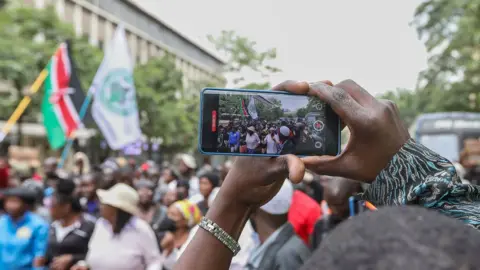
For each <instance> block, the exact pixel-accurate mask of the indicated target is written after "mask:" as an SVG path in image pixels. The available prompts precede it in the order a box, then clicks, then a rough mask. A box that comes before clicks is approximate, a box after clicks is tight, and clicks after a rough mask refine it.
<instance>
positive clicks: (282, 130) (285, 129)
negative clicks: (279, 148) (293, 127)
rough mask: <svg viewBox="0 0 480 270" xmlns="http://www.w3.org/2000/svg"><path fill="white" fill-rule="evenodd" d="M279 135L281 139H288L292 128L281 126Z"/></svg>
mask: <svg viewBox="0 0 480 270" xmlns="http://www.w3.org/2000/svg"><path fill="white" fill-rule="evenodd" d="M279 137H280V140H281V141H285V140H287V139H288V138H289V137H290V129H289V128H288V127H286V126H281V127H280V134H279Z"/></svg>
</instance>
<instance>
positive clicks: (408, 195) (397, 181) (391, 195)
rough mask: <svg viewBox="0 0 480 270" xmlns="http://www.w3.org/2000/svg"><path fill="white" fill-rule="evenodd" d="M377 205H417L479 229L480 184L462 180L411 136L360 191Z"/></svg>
mask: <svg viewBox="0 0 480 270" xmlns="http://www.w3.org/2000/svg"><path fill="white" fill-rule="evenodd" d="M363 199H365V200H368V201H370V202H372V203H373V204H375V205H377V206H382V205H412V204H416V205H420V206H423V207H426V208H430V209H434V210H437V211H440V212H441V213H443V214H445V215H447V216H450V217H453V218H456V219H459V220H461V221H463V222H465V223H466V224H468V225H470V226H473V227H475V228H477V229H480V186H475V185H470V184H462V182H461V180H460V178H459V177H458V176H457V173H456V171H455V168H454V166H453V165H452V163H451V162H450V161H448V160H447V159H446V158H444V157H442V156H440V155H438V154H437V153H435V152H433V151H432V150H430V149H428V148H426V147H425V146H423V145H422V144H419V143H416V142H415V141H414V140H413V139H410V140H409V141H407V143H405V145H404V146H403V147H402V148H401V149H400V151H399V152H398V153H397V154H395V156H394V157H393V158H392V160H391V161H390V162H389V164H388V165H387V167H386V168H385V169H383V170H382V171H381V172H380V174H379V175H378V176H377V178H376V179H375V181H374V182H372V184H371V185H370V187H369V188H368V189H367V190H366V191H365V193H364V194H363Z"/></svg>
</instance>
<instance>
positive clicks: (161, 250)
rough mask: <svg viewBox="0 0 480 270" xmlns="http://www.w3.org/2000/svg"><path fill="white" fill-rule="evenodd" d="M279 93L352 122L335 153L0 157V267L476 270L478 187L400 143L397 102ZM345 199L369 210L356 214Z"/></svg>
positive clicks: (323, 86)
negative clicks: (216, 159)
mask: <svg viewBox="0 0 480 270" xmlns="http://www.w3.org/2000/svg"><path fill="white" fill-rule="evenodd" d="M276 89H277V90H285V91H291V92H293V93H297V94H307V93H308V94H310V95H313V96H315V95H316V96H318V97H320V98H323V99H325V101H326V102H328V103H329V104H331V105H332V108H333V109H334V110H335V111H336V112H337V114H338V115H339V116H340V117H341V118H342V121H343V123H345V124H346V125H348V126H349V128H350V129H351V131H352V137H351V139H350V141H349V143H348V144H347V147H346V148H345V149H344V150H343V151H342V153H341V154H340V155H339V156H337V157H328V156H322V157H318V156H317V157H305V158H302V159H300V158H298V157H296V156H293V155H283V156H280V157H278V158H253V157H237V158H235V161H234V162H233V163H232V162H230V161H227V162H226V163H224V164H222V165H221V166H219V167H217V168H214V167H212V165H211V164H210V163H209V162H208V158H206V159H205V160H204V162H203V164H202V166H198V163H197V160H196V159H195V158H194V157H193V156H191V155H188V154H179V155H178V157H177V159H178V160H177V161H178V162H177V161H172V163H171V164H162V165H160V164H156V163H155V162H152V161H147V162H144V163H141V164H137V163H136V162H135V161H134V160H133V159H125V158H122V157H120V158H110V159H107V160H106V161H104V162H103V163H102V164H101V165H99V166H90V164H89V162H88V157H87V156H85V155H84V154H83V153H77V154H76V155H75V157H74V160H75V166H74V168H73V169H72V170H70V171H64V170H59V169H58V168H57V159H55V158H47V159H45V160H44V164H43V173H42V176H40V175H39V174H37V173H36V172H35V171H28V172H23V173H17V172H12V170H11V168H10V167H9V164H8V162H7V161H6V160H5V159H3V160H1V161H0V185H1V186H0V188H1V189H2V193H1V194H2V195H1V196H2V198H1V199H2V211H4V213H3V215H2V216H0V269H12V270H13V269H35V270H36V269H53V270H64V269H71V270H86V269H89V270H104V269H118V270H123V269H125V270H127V269H128V270H130V269H132V270H135V269H148V270H153V269H158V270H163V269H166V270H171V269H176V270H191V269H195V270H207V269H208V270H227V269H232V270H290V269H302V270H313V269H406V268H409V269H476V268H478V266H479V265H480V258H478V256H477V255H476V250H477V249H476V247H480V235H479V234H478V231H477V229H478V228H479V224H480V207H479V198H480V187H478V186H474V185H471V184H465V183H462V182H461V181H460V179H459V178H458V176H457V174H456V171H455V168H454V166H453V165H452V164H451V163H450V162H449V161H448V160H447V159H445V158H443V157H441V156H440V155H438V154H436V153H434V152H433V151H431V150H430V149H428V148H426V147H424V146H423V145H421V144H419V143H417V142H415V141H414V140H412V139H410V137H409V134H408V131H407V130H406V129H405V127H404V126H403V124H402V123H401V121H400V118H399V116H398V112H397V110H396V108H395V106H394V104H391V103H389V102H383V101H379V100H376V99H375V98H374V97H372V96H371V95H369V94H368V92H367V91H365V90H364V89H363V88H361V87H360V86H358V85H357V84H356V83H354V82H352V81H345V82H342V83H340V84H338V85H336V86H333V85H332V84H331V83H329V82H326V83H321V82H319V83H314V84H307V83H296V82H286V83H283V84H281V85H279V86H277V87H276ZM247 124H248V125H249V126H250V127H253V132H255V130H257V129H258V130H265V129H267V130H269V131H270V128H271V127H272V126H270V127H269V126H268V124H266V125H265V126H263V125H262V126H261V127H258V125H257V124H258V123H257V124H255V125H254V126H251V124H252V123H247ZM281 127H282V126H280V133H281ZM232 128H233V127H232ZM274 128H277V129H278V126H274ZM247 130H248V128H247ZM242 131H243V130H240V132H242ZM291 131H292V130H290V132H291ZM296 131H298V130H296ZM230 132H233V131H232V129H231V130H230ZM252 134H254V133H252ZM252 134H250V136H253V135H252ZM293 135H295V133H293ZM257 136H258V135H257ZM272 136H275V135H272ZM285 136H286V135H285ZM280 140H281V138H280ZM259 141H261V140H259ZM257 146H258V145H257ZM252 149H255V148H252ZM230 150H231V149H230ZM234 150H235V149H234ZM352 198H353V199H354V200H361V201H365V202H368V203H369V204H373V205H375V206H376V207H378V209H379V210H378V211H376V210H372V211H366V213H361V214H359V215H358V217H357V216H355V215H356V214H358V213H355V215H352V207H351V204H350V202H351V200H352ZM406 205H410V206H406ZM411 205H416V206H417V207H412V206H411ZM399 206H403V207H399ZM422 208H423V209H422ZM427 209H428V210H427ZM429 210H430V211H429ZM459 221H461V222H459ZM462 222H463V223H462ZM467 225H468V226H467Z"/></svg>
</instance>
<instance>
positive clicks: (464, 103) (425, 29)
mask: <svg viewBox="0 0 480 270" xmlns="http://www.w3.org/2000/svg"><path fill="white" fill-rule="evenodd" d="M414 25H415V26H416V27H417V30H418V34H419V36H420V37H421V38H423V39H424V41H425V45H426V48H427V51H428V52H429V53H430V54H431V57H430V59H429V66H428V69H427V70H426V71H424V72H422V73H421V74H420V86H421V87H419V89H418V90H417V92H416V93H417V95H419V96H420V99H419V105H418V107H419V108H421V109H423V110H424V111H426V112H430V111H480V103H479V101H480V94H479V93H480V47H479V46H478V44H479V43H480V30H479V29H480V0H462V1H449V0H428V1H425V2H423V3H422V4H420V5H419V6H418V8H417V10H416V12H415V20H414ZM422 112H423V111H422Z"/></svg>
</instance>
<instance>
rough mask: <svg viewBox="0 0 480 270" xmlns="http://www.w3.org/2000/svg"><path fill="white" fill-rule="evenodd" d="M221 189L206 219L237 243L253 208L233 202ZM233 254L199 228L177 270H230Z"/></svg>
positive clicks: (178, 263)
mask: <svg viewBox="0 0 480 270" xmlns="http://www.w3.org/2000/svg"><path fill="white" fill-rule="evenodd" d="M222 191H223V190H220V192H219V194H218V196H217V198H216V199H215V205H213V206H212V208H210V209H209V211H208V213H207V215H206V217H207V218H209V219H210V220H212V221H214V222H215V223H217V224H218V226H220V227H221V228H222V229H223V230H224V231H225V232H226V233H228V234H229V235H230V236H232V237H233V238H234V239H235V240H238V238H239V237H240V234H241V232H242V230H243V227H244V226H245V223H246V221H247V220H248V216H249V214H250V209H249V208H248V207H246V206H243V205H240V204H238V203H235V202H233V200H232V197H231V195H230V196H229V195H228V194H225V193H224V192H222ZM232 256H233V253H232V252H231V251H230V249H228V248H227V247H226V246H225V245H224V244H223V243H222V242H220V241H219V240H218V239H217V238H215V237H214V236H213V235H212V234H211V233H209V232H207V231H205V230H204V229H202V228H200V229H198V231H197V233H196V234H195V236H194V237H193V239H192V241H191V242H190V244H189V245H188V246H187V248H186V250H185V252H184V253H183V254H182V256H181V257H180V258H179V260H178V262H177V263H176V264H175V267H174V269H175V270H190V269H195V270H227V269H229V267H230V263H231V260H232Z"/></svg>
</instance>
